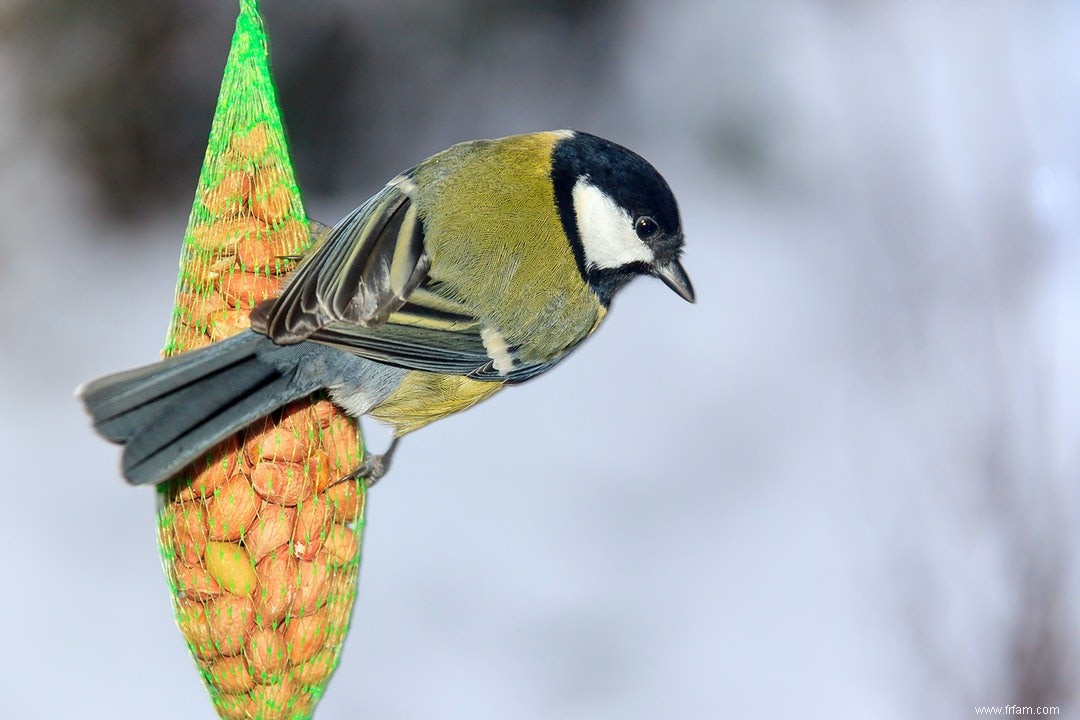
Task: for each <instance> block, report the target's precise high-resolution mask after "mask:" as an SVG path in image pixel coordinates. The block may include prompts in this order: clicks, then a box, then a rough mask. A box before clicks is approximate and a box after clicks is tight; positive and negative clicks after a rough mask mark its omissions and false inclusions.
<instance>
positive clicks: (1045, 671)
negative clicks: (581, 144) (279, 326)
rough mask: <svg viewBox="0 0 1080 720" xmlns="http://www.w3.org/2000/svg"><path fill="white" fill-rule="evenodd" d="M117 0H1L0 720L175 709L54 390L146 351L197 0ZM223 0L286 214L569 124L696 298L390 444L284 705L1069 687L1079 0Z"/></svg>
mask: <svg viewBox="0 0 1080 720" xmlns="http://www.w3.org/2000/svg"><path fill="white" fill-rule="evenodd" d="M158 5H159V4H156V3H145V4H138V5H135V4H131V3H124V2H122V1H121V0H110V1H109V2H102V3H85V4H83V3H77V2H74V1H72V0H42V1H41V2H33V3H32V2H29V0H25V1H22V2H18V1H15V2H13V1H12V0H7V2H5V3H4V4H2V5H0V212H2V218H3V230H2V231H0V243H2V249H3V260H2V261H0V383H2V385H0V387H3V390H4V402H3V403H2V410H0V450H2V451H3V455H4V456H5V457H8V458H9V460H10V462H9V464H8V466H7V472H6V473H5V476H6V477H5V480H4V482H3V486H4V487H5V488H6V489H7V492H6V496H5V498H4V501H3V502H2V503H0V527H2V528H3V532H4V533H5V534H6V537H7V538H8V540H7V544H6V547H7V548H8V550H7V552H6V553H4V557H5V563H6V569H5V570H4V576H5V577H6V581H5V582H4V588H5V591H4V592H2V593H0V618H2V620H0V628H2V629H3V642H2V643H0V688H3V691H2V692H0V717H4V718H57V717H79V718H97V717H102V718H104V717H109V718H136V717H153V718H159V719H162V720H168V719H171V718H184V719H185V720H190V719H191V718H212V717H213V714H212V710H211V706H210V704H209V702H208V699H207V696H206V693H205V692H204V691H203V689H202V688H201V686H200V682H199V679H198V675H197V672H196V670H195V667H194V664H193V663H192V662H191V661H190V659H189V658H188V656H187V653H186V650H185V648H184V645H183V642H182V640H181V637H180V635H179V633H178V632H177V631H176V629H175V628H174V626H173V620H172V614H171V609H170V605H169V599H168V592H167V588H166V584H165V582H164V578H163V576H162V573H161V571H160V567H159V561H158V554H157V547H156V541H155V533H154V495H153V492H152V491H149V490H146V489H133V488H130V487H127V486H125V485H124V483H123V482H122V481H121V480H120V477H119V474H118V470H117V468H118V455H119V454H118V452H117V450H116V449H115V448H114V447H111V446H108V445H107V444H105V443H103V442H102V441H100V440H99V439H98V438H97V437H95V436H94V435H93V434H92V433H91V431H90V429H89V423H88V421H87V419H86V418H85V417H84V416H83V415H82V413H81V411H80V409H79V407H78V406H77V405H76V402H75V400H74V399H73V397H72V391H73V389H74V387H75V386H76V385H77V384H79V383H81V382H83V381H85V380H87V379H90V378H92V377H95V376H97V375H100V374H103V373H106V372H109V371H114V370H119V369H122V368H126V367H129V366H132V365H136V364H143V363H145V362H149V361H152V360H154V359H155V358H156V357H157V353H158V350H159V349H160V346H161V344H162V342H163V339H164V333H165V329H166V325H167V321H168V318H169V313H170V308H171V298H172V292H173V286H174V283H175V280H176V268H177V257H178V252H179V246H180V238H181V235H182V232H183V229H184V225H185V222H186V220H187V215H188V211H189V209H190V203H191V198H192V195H193V192H194V187H195V180H196V176H197V172H198V167H199V163H200V162H201V159H202V151H203V147H204V146H205V141H206V135H207V132H208V130H209V124H210V119H211V114H212V112H213V102H214V99H215V96H216V93H217V82H218V80H219V79H220V72H221V67H222V64H223V63H224V60H225V55H226V53H227V50H228V43H229V39H230V37H231V33H232V22H233V17H234V12H235V8H234V7H233V6H232V5H231V4H230V3H220V2H211V0H199V1H198V2H184V3H172V4H171V6H169V7H165V6H164V4H160V5H162V7H157V6H158ZM264 9H265V11H266V15H267V19H268V25H269V30H270V33H271V38H272V42H273V51H274V54H273V58H272V59H273V62H274V67H275V71H276V72H277V74H278V78H279V81H280V85H281V95H282V104H283V110H284V114H285V119H286V123H287V124H288V125H289V128H290V132H291V141H292V143H293V145H294V149H295V152H296V162H297V170H298V175H299V181H300V184H301V187H302V188H304V189H305V191H306V196H305V200H306V202H307V205H308V210H309V213H310V214H311V215H312V216H313V217H316V218H319V219H321V220H323V221H325V222H334V221H336V219H337V218H339V217H340V216H342V215H343V214H344V213H345V212H347V211H348V210H349V209H351V208H352V207H353V206H354V205H356V204H358V203H359V202H360V201H362V200H363V199H364V198H365V197H367V195H368V194H370V193H371V192H373V191H374V190H376V189H377V188H378V187H379V186H380V185H381V183H382V182H384V181H385V180H386V179H387V178H388V177H391V176H392V175H393V174H394V173H396V172H397V171H399V170H401V169H403V168H406V167H409V166H411V165H412V164H414V163H415V162H416V161H418V160H419V159H421V158H423V157H425V156H427V155H428V154H430V153H431V152H433V151H435V150H438V149H440V148H442V147H444V146H446V145H448V144H450V143H452V142H456V141H459V140H464V139H469V138H474V137H491V136H499V135H505V134H510V133H514V132H524V131H531V130H540V129H550V128H557V127H577V128H580V129H584V130H589V131H591V132H595V133H597V134H600V135H604V136H607V137H610V138H612V139H614V140H616V141H618V142H621V143H623V144H625V145H628V146H630V147H632V148H634V149H636V150H638V151H639V152H640V153H641V154H643V155H644V156H645V157H647V158H649V159H650V160H651V161H652V162H653V164H655V165H656V166H657V167H658V168H659V169H660V171H661V172H662V173H664V175H665V176H666V177H667V179H668V181H669V182H670V184H671V185H672V187H673V189H674V190H675V192H676V195H677V196H678V197H679V198H680V201H681V204H682V211H683V216H684V225H685V228H686V233H687V238H688V251H687V255H686V260H685V264H686V267H687V269H688V270H689V272H690V274H691V276H692V278H693V280H694V283H695V286H696V288H697V290H698V297H699V300H698V304H697V305H695V306H689V305H685V304H684V303H683V302H682V301H681V300H679V299H678V298H677V297H675V296H674V295H673V294H672V293H670V292H668V291H667V290H666V289H665V288H664V287H663V286H662V285H660V284H659V283H656V282H646V281H640V282H639V283H636V284H635V285H634V286H632V287H631V288H630V289H628V290H627V291H626V292H625V293H624V294H623V295H622V296H621V297H620V298H619V299H618V300H617V302H616V307H615V310H614V313H613V316H612V317H611V319H610V321H609V322H608V323H607V324H606V326H605V328H604V330H603V331H602V332H601V333H600V334H599V335H598V336H597V337H596V338H595V339H594V340H593V341H591V342H590V343H588V344H587V345H586V347H584V348H583V349H582V350H581V351H580V352H578V353H577V354H576V355H575V357H574V358H573V359H572V360H571V361H570V362H568V363H566V364H565V365H563V366H560V368H559V369H558V370H557V371H555V372H553V373H551V374H550V375H547V376H545V377H543V378H542V379H539V380H537V381H536V382H534V383H530V384H528V385H526V386H523V387H521V388H517V389H513V390H510V391H507V392H505V393H503V394H502V395H500V396H498V397H497V398H495V399H494V400H492V401H491V402H489V403H487V404H485V405H483V406H482V407H481V408H478V409H476V410H473V411H470V412H468V413H466V414H465V415H462V416H460V417H457V418H453V419H450V420H447V421H445V422H443V423H441V424H438V425H435V426H432V427H431V428H429V429H427V430H426V431H424V432H422V433H419V434H417V435H416V436H413V437H410V438H408V440H407V442H405V443H404V444H403V445H402V448H401V451H400V452H399V454H398V456H397V458H396V459H395V467H394V471H393V473H392V474H391V475H390V476H389V477H388V478H387V479H386V480H384V481H383V483H382V484H380V485H379V486H378V487H377V488H376V489H375V490H374V491H373V493H372V497H371V501H370V507H369V524H368V534H367V537H366V542H365V546H364V562H363V567H362V571H361V591H360V598H359V602H358V604H357V607H356V612H355V615H354V620H353V626H352V630H351V633H350V637H349V640H348V644H347V646H346V650H345V654H344V657H343V662H342V665H341V667H340V669H339V671H338V673H337V675H336V676H335V679H334V680H333V681H332V682H331V685H330V688H329V691H328V693H327V695H326V697H325V699H324V700H323V702H322V703H321V705H320V709H319V712H318V715H317V716H318V717H319V718H320V719H322V720H331V719H333V718H353V717H373V718H415V719H421V718H422V719H424V720H429V719H433V718H468V719H469V720H480V719H485V718H493V719H495V718H498V719H502V718H519V719H522V720H527V719H530V718H535V719H538V720H539V719H544V720H547V719H548V718H628V719H631V718H632V719H638V718H640V719H654V718H715V717H720V716H731V717H750V718H787V717H805V718H830V719H833V718H867V717H873V718H881V719H884V720H887V719H889V718H910V717H932V718H938V717H940V718H960V717H973V716H975V706H976V705H1005V704H1010V703H1012V704H1018V705H1029V706H1057V707H1060V708H1061V715H1060V716H1062V717H1080V710H1078V709H1077V708H1078V705H1077V702H1078V697H1077V690H1078V682H1077V677H1078V676H1080V674H1078V671H1080V667H1078V659H1080V611H1078V607H1080V603H1078V598H1080V563H1078V557H1077V549H1078V548H1080V529H1078V528H1080V491H1078V488H1080V371H1078V367H1080V175H1078V173H1080V63H1078V62H1077V58H1078V55H1077V48H1078V47H1080V4H1078V3H1076V2H1070V1H1068V0H1060V1H1054V0H1042V1H1041V2H1037V3H1036V2H1021V1H1020V0H1017V1H1016V2H1006V1H1004V0H983V1H982V2H964V1H961V0H954V1H950V0H946V1H940V0H939V1H931V0H925V1H924V0H874V1H872V2H851V1H849V0H805V1H797V0H769V1H768V2H756V3H740V2H735V1H734V0H729V1H719V0H673V1H672V2H668V3H655V2H645V0H592V1H588V0H578V1H577V2H575V1H573V0H561V1H560V2H554V3H551V2H549V3H540V2H529V1H527V0H514V1H513V2H503V3H497V2H494V1H493V0H491V1H485V0H471V1H469V2H458V3H445V2H441V1H439V0H409V1H408V2H397V3H377V2H374V1H373V0H369V1H367V2H344V1H343V0H331V1H327V2H319V3H304V4H301V3H287V2H284V1H279V2H274V1H273V0H270V1H268V2H265V3H264ZM373 437H375V438H379V437H380V436H379V435H378V434H377V433H376V434H373ZM375 442H376V444H377V443H378V442H379V440H376V441H375Z"/></svg>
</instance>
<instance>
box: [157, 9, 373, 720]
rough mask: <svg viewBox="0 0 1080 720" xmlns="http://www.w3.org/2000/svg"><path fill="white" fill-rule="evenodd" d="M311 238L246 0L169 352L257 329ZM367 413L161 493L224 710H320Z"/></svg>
mask: <svg viewBox="0 0 1080 720" xmlns="http://www.w3.org/2000/svg"><path fill="white" fill-rule="evenodd" d="M310 243H311V229H310V227H309V223H308V220H307V218H306V216H305V214H304V209H303V206H302V204H301V199H300V191H299V189H298V188H297V185H296V180H295V177H294V174H293V170H292V165H291V162H290V158H289V154H288V148H287V146H286V141H285V133H284V129H283V127H282V122H281V116H280V112H279V110H278V106H277V99H276V94H275V91H274V85H273V82H272V79H271V76H270V68H269V63H268V54H267V43H266V33H265V29H264V27H263V23H262V19H261V17H260V16H259V12H258V4H257V2H255V0H241V3H240V15H239V18H238V20H237V24H236V32H235V34H234V36H233V40H232V48H231V50H230V52H229V58H228V61H227V64H226V66H225V73H224V77H223V79H222V84H221V91H220V94H219V95H218V103H217V109H216V111H215V114H214V120H213V125H212V127H211V131H210V141H209V144H208V147H207V150H206V157H205V160H204V162H203V167H202V172H201V175H200V177H199V184H198V189H197V190H196V194H195V202H194V205H193V207H192V210H191V217H190V219H189V222H188V227H187V230H186V232H185V234H184V243H183V248H182V251H181V257H180V275H179V280H178V282H177V292H176V304H175V309H174V312H173V317H172V322H171V324H170V327H169V332H168V336H167V340H166V346H165V350H164V351H163V354H164V355H165V356H169V355H173V354H175V353H178V352H183V351H185V350H191V349H194V348H198V347H202V346H203V345H207V344H209V343H211V342H213V341H216V340H219V339H221V338H224V337H228V336H229V335H232V334H234V333H237V332H240V331H241V330H243V329H244V328H246V327H247V326H248V314H249V312H250V311H251V308H252V307H254V305H255V303H257V302H259V301H261V300H263V299H266V298H268V297H271V296H273V295H275V294H276V293H277V292H278V290H279V289H280V287H281V284H282V278H283V277H284V276H285V275H286V274H287V273H288V272H289V271H290V270H292V269H293V267H294V266H295V264H296V261H295V259H294V258H295V256H296V255H298V254H300V253H301V252H303V251H304V250H305V249H306V248H307V247H308V246H309V245H310ZM362 454H363V447H362V441H361V438H360V436H359V431H358V428H357V425H356V423H355V422H354V421H353V420H351V419H350V418H348V417H346V416H345V415H344V414H342V413H341V412H340V411H339V410H337V409H336V408H335V407H334V406H333V405H331V404H330V403H329V402H328V401H327V400H326V399H325V398H323V397H319V396H313V397H311V398H309V399H307V400H304V401H300V402H297V403H293V404H291V405H289V406H288V407H286V408H284V409H283V410H281V411H279V412H277V413H275V414H274V415H272V416H270V417H268V418H266V419H265V420H263V421H260V422H258V423H256V424H255V425H253V426H251V427H249V428H248V429H247V430H245V431H244V432H242V433H240V434H239V435H237V436H235V437H233V438H230V439H228V440H226V441H225V442H223V443H221V444H220V445H218V446H217V447H215V448H214V449H213V450H211V451H210V452H208V453H207V454H206V456H205V457H204V458H203V459H202V460H200V461H198V462H196V463H194V464H193V465H191V466H190V467H189V468H187V469H186V470H185V471H184V472H183V473H181V474H180V475H178V476H177V477H176V478H175V479H174V480H172V481H170V482H169V483H166V484H164V485H163V486H162V487H161V490H160V493H159V505H158V529H159V544H160V548H161V558H162V563H163V565H164V568H165V574H166V576H167V578H168V581H169V589H170V591H171V593H172V598H173V606H174V609H175V613H176V621H177V624H178V625H179V627H180V630H181V632H182V633H183V635H184V638H185V639H186V641H187V644H188V647H189V648H190V650H191V653H192V656H193V657H194V659H195V662H196V664H197V665H198V668H199V670H200V672H201V674H202V677H203V680H204V682H205V684H206V686H207V688H208V689H209V692H210V696H211V699H212V701H213V703H214V706H215V708H216V709H217V711H218V714H219V715H220V716H221V717H222V718H250V719H255V718H258V719H260V720H277V719H279V718H288V719H290V720H294V719H298V718H310V717H311V714H312V712H313V710H314V706H315V703H316V702H317V701H318V699H319V697H321V695H322V693H323V691H324V690H325V687H326V683H327V681H328V680H329V678H330V675H331V674H332V673H333V671H334V669H335V668H336V667H337V663H338V659H339V656H340V652H341V646H342V644H343V642H344V639H345V633H346V631H347V629H348V625H349V617H350V614H351V611H352V606H353V602H354V600H355V598H356V582H357V574H358V571H359V565H360V544H361V539H362V531H363V525H364V504H365V498H366V495H365V489H364V486H363V483H362V482H360V481H351V482H344V483H337V482H336V481H337V480H338V479H339V478H342V477H344V476H345V475H347V474H348V473H349V471H350V470H352V469H353V468H355V467H356V465H357V464H359V462H360V461H361V459H362Z"/></svg>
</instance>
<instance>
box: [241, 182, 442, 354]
mask: <svg viewBox="0 0 1080 720" xmlns="http://www.w3.org/2000/svg"><path fill="white" fill-rule="evenodd" d="M428 265H429V261H428V257H427V254H426V253H425V252H424V230H423V223H422V222H421V221H420V219H419V218H418V217H417V212H416V207H415V206H414V205H413V204H412V203H411V202H410V201H409V197H408V195H406V194H405V193H404V192H402V191H401V189H400V188H399V187H398V186H397V185H395V184H389V185H387V186H386V187H384V188H383V189H382V190H381V191H380V192H379V193H378V194H376V195H374V196H373V197H372V198H371V199H369V200H368V201H367V202H365V203H364V204H363V205H361V206H360V207H358V208H356V209H355V210H353V211H352V212H351V213H349V214H348V215H347V216H346V217H345V219H344V220H342V221H341V222H340V223H338V224H337V225H336V226H335V227H334V228H333V229H332V230H331V231H330V232H329V234H328V235H327V236H326V238H325V239H324V240H323V241H322V242H320V243H319V244H318V245H317V246H316V247H315V248H314V249H313V250H312V251H311V252H310V253H309V254H308V255H307V256H306V257H305V258H304V260H303V261H302V262H301V264H300V266H299V267H298V268H297V269H296V272H295V273H293V275H292V277H291V278H290V279H289V282H288V284H287V285H286V286H285V289H284V290H283V291H282V293H281V295H279V296H278V297H276V298H274V299H272V300H268V301H266V302H264V303H261V304H259V305H258V306H257V307H256V308H255V309H254V310H253V311H252V313H251V326H252V328H253V329H254V330H256V331H257V332H260V333H263V334H264V335H267V336H269V337H270V339H272V340H273V341H274V342H276V343H279V344H282V345H289V344H293V343H298V342H301V341H303V340H307V339H308V338H309V337H311V334H312V333H313V332H315V331H316V330H318V329H320V328H322V327H325V326H327V325H329V324H331V323H349V324H359V325H377V324H379V323H382V322H385V321H386V319H387V318H388V317H389V316H390V313H392V312H393V311H394V310H396V309H397V308H399V307H401V306H402V305H404V304H405V299H406V298H407V297H408V296H409V294H410V293H411V292H412V291H413V290H415V289H416V288H417V287H419V285H420V283H421V282H422V281H423V280H424V279H425V278H426V277H427V270H428Z"/></svg>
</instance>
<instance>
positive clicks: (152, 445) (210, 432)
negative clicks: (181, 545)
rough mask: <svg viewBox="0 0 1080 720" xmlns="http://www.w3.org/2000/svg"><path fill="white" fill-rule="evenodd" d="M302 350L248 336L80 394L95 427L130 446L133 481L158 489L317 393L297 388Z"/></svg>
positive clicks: (101, 382)
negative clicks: (261, 421)
mask: <svg viewBox="0 0 1080 720" xmlns="http://www.w3.org/2000/svg"><path fill="white" fill-rule="evenodd" d="M297 349H298V348H297V346H290V347H279V346H277V345H274V344H273V343H272V342H271V341H270V340H269V339H268V338H266V337H263V336H262V335H258V334H256V333H254V332H251V331H247V332H243V333H240V334H239V335H236V336H234V337H231V338H229V339H227V340H224V341H222V342H219V343H215V344H213V345H211V346H209V347H206V348H202V349H200V350H195V351H193V352H189V353H184V354H182V355H177V356H175V357H172V358H169V359H168V360H164V361H162V362H159V363H155V364H153V365H148V366H146V367H142V368H136V369H135V370H128V371H126V372H121V373H117V374H115V375H109V376H107V377H103V378H100V379H98V380H94V381H92V382H90V383H87V384H86V385H84V386H83V387H81V388H79V390H78V391H77V394H78V395H79V397H80V398H81V399H82V401H83V403H84V404H85V405H86V409H87V411H89V413H90V415H91V417H92V418H93V421H94V428H95V429H96V430H97V431H98V432H99V433H101V435H102V436H104V437H105V438H106V439H108V440H111V441H112V442H115V443H120V444H122V445H124V456H123V461H122V471H123V474H124V477H125V478H127V480H128V482H130V483H132V484H135V485H144V484H157V483H160V482H164V481H165V480H168V479H169V478H170V477H172V476H173V475H175V474H176V473H177V472H179V471H180V470H182V469H183V468H184V467H185V466H186V465H188V464H189V463H191V462H192V461H194V460H196V459H198V458H199V456H201V455H202V454H203V453H205V452H206V451H207V450H209V449H210V448H211V447H213V446H214V445H215V444H217V443H219V442H221V441H222V440H224V439H225V438H227V437H229V436H230V435H232V434H233V433H235V432H237V431H238V430H240V429H242V428H244V427H245V426H247V425H248V424H250V423H252V422H254V421H255V420H257V419H259V418H260V417H263V416H264V415H268V414H269V413H271V412H273V411H274V410H276V409H278V408H279V407H281V406H283V405H285V404H287V403H289V402H291V401H293V400H296V399H298V398H300V397H303V396H305V395H308V394H310V393H311V392H313V391H314V390H317V389H318V388H312V387H299V386H298V384H297V383H295V382H294V378H295V375H296V372H295V371H296V367H297V359H298V358H299V356H300V353H298V352H296V350H297ZM270 356H272V357H273V362H268V361H267V360H268V358H269V357H270ZM293 358H296V359H293Z"/></svg>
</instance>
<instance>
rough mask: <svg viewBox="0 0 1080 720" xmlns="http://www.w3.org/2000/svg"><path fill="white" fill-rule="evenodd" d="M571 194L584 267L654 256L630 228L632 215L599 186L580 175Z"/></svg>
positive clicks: (616, 264)
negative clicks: (583, 255) (583, 253)
mask: <svg viewBox="0 0 1080 720" xmlns="http://www.w3.org/2000/svg"><path fill="white" fill-rule="evenodd" d="M572 195H573V198H574V212H575V214H576V215H577V226H578V234H579V235H580V236H581V245H582V247H583V248H584V250H585V266H586V267H587V268H590V269H592V268H600V269H608V268H617V267H622V266H623V265H628V264H629V263H632V262H646V263H651V262H652V261H653V260H655V256H654V254H653V251H652V250H651V249H649V247H648V246H647V245H645V243H643V242H642V241H641V239H640V238H639V237H638V236H637V233H636V232H635V231H634V219H633V218H632V217H630V215H629V214H628V213H627V212H626V211H625V210H623V209H622V208H621V207H619V206H618V205H616V204H615V201H614V200H612V199H611V198H610V197H608V196H607V195H606V194H605V193H604V192H602V191H601V190H600V189H599V188H597V187H596V186H595V185H592V184H591V183H590V182H589V181H588V180H587V179H585V178H582V179H580V180H578V181H577V183H576V184H575V185H574V189H573V191H572Z"/></svg>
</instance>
